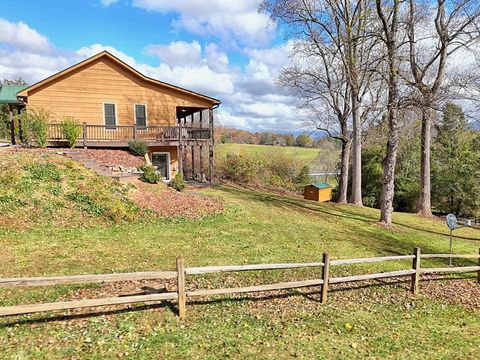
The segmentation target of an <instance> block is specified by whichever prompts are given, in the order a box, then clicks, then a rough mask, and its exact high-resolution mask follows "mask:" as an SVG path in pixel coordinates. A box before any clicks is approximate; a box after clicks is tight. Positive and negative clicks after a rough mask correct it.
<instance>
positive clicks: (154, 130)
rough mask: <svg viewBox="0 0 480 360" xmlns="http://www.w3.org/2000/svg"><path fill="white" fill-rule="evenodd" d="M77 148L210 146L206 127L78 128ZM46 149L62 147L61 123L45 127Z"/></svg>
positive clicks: (122, 126) (130, 126)
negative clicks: (135, 142) (134, 143)
mask: <svg viewBox="0 0 480 360" xmlns="http://www.w3.org/2000/svg"><path fill="white" fill-rule="evenodd" d="M79 127H80V128H81V135H80V138H79V140H78V141H77V144H76V146H77V147H125V146H128V142H129V141H130V140H141V141H143V142H145V143H146V144H147V145H148V146H180V145H183V146H202V145H207V146H208V145H211V144H212V131H211V129H210V128H201V127H187V126H143V127H140V126H136V125H117V126H106V125H88V124H83V125H79ZM48 144H49V146H65V144H66V139H65V137H64V136H63V131H62V125H61V124H50V125H49V126H48Z"/></svg>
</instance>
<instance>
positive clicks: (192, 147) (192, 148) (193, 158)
mask: <svg viewBox="0 0 480 360" xmlns="http://www.w3.org/2000/svg"><path fill="white" fill-rule="evenodd" d="M191 151H192V180H195V145H192V146H191Z"/></svg>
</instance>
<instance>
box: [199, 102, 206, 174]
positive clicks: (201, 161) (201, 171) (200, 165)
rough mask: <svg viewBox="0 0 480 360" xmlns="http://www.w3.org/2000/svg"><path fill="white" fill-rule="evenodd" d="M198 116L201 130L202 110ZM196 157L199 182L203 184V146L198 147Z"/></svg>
mask: <svg viewBox="0 0 480 360" xmlns="http://www.w3.org/2000/svg"><path fill="white" fill-rule="evenodd" d="M199 116H200V119H199V124H200V129H202V128H203V110H200V113H199ZM198 155H199V159H198V161H199V162H200V164H199V171H200V182H203V181H204V179H205V174H204V172H203V146H202V145H200V146H199V148H198Z"/></svg>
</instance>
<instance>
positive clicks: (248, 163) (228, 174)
mask: <svg viewBox="0 0 480 360" xmlns="http://www.w3.org/2000/svg"><path fill="white" fill-rule="evenodd" d="M261 168H262V157H261V156H260V155H259V154H254V155H252V154H246V153H239V154H236V153H227V154H226V156H225V158H224V160H223V163H222V165H221V176H222V178H224V179H226V180H231V181H234V182H238V183H250V182H254V180H255V179H257V178H258V174H259V171H260V170H261Z"/></svg>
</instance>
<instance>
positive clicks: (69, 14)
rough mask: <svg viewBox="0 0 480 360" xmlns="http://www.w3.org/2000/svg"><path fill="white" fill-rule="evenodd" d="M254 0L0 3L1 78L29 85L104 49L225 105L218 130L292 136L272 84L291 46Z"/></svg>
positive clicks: (285, 106) (293, 117)
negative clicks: (228, 128) (18, 79)
mask: <svg viewBox="0 0 480 360" xmlns="http://www.w3.org/2000/svg"><path fill="white" fill-rule="evenodd" d="M259 3H260V0H238V1H225V0H203V1H198V0H175V1H172V0H117V1H115V0H68V1H61V0H36V1H18V0H2V13H1V15H0V78H16V77H22V78H24V79H25V80H26V81H27V82H29V83H33V82H36V81H38V80H41V79H42V78H44V77H46V76H49V75H51V74H52V73H55V72H57V71H60V70H62V69H63V68H65V67H68V66H70V65H71V64H73V63H75V62H77V61H80V60H82V59H84V58H86V57H88V56H92V55H94V54H95V53H97V52H99V51H101V50H103V49H107V50H109V51H111V52H113V53H114V54H115V55H117V56H119V57H120V58H121V59H122V60H124V61H126V62H127V63H129V64H130V65H132V66H134V67H135V68H137V69H138V70H139V71H141V72H143V73H145V74H146V75H148V76H152V77H154V78H157V79H159V80H163V81H167V82H171V83H174V84H176V85H179V86H184V87H187V88H190V89H192V90H195V91H199V92H203V93H205V94H207V95H210V96H213V97H217V98H219V99H221V100H222V102H223V105H222V107H221V108H220V109H219V111H218V119H219V121H220V123H222V124H224V125H228V126H236V127H240V128H245V129H250V130H254V131H256V130H275V131H289V130H296V129H297V128H298V126H299V125H300V123H301V120H300V119H301V117H300V116H299V114H298V112H297V111H296V109H295V106H294V105H293V101H292V99H291V98H290V97H289V96H288V94H286V93H285V92H284V91H283V90H282V89H279V88H278V87H277V86H276V85H275V78H276V76H277V74H278V71H279V70H280V69H281V68H282V67H284V66H286V65H287V64H288V53H289V49H290V46H291V44H290V42H286V41H284V39H283V38H282V36H281V34H279V32H278V30H277V29H276V27H275V26H274V24H273V23H272V22H271V21H270V20H269V19H268V17H267V16H265V15H264V14H259V13H258V11H257V9H258V5H259Z"/></svg>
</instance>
